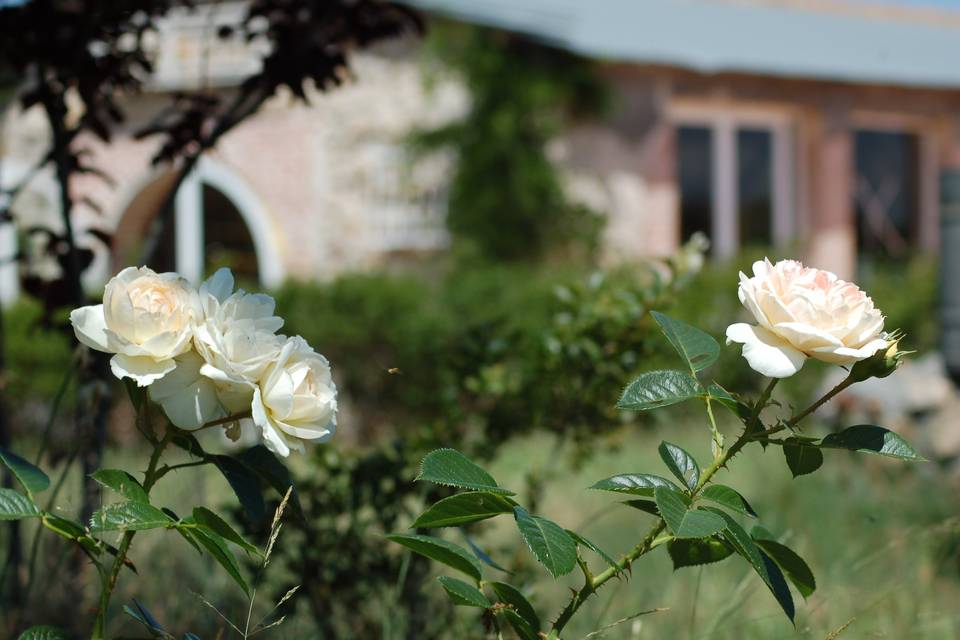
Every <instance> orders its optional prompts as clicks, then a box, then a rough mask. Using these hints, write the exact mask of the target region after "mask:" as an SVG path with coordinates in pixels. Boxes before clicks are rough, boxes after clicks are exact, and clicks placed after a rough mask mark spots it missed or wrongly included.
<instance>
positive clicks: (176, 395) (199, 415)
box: [150, 350, 227, 430]
mask: <svg viewBox="0 0 960 640" xmlns="http://www.w3.org/2000/svg"><path fill="white" fill-rule="evenodd" d="M176 365H177V368H176V369H174V370H173V371H171V372H170V373H168V374H167V375H165V376H164V377H163V378H161V379H160V380H157V381H156V382H154V383H153V384H152V385H150V398H151V399H152V400H153V401H154V402H156V403H157V404H159V405H160V406H161V407H163V412H164V413H166V414H167V417H168V418H169V419H170V422H172V423H173V424H174V425H176V426H177V427H180V428H181V429H187V430H193V429H198V428H200V427H201V426H203V424H204V423H207V422H210V421H211V420H217V419H219V418H223V417H225V416H226V415H227V412H226V410H225V409H224V407H223V402H221V397H220V396H221V394H220V393H219V389H217V386H216V384H215V383H214V381H213V380H211V379H210V378H208V377H206V376H205V375H203V374H201V373H200V369H201V367H203V365H204V362H203V358H201V357H200V356H199V355H197V352H196V351H193V350H190V351H187V352H186V353H183V354H182V355H179V356H177V358H176Z"/></svg>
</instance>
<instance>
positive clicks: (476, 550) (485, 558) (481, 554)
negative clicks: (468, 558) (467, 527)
mask: <svg viewBox="0 0 960 640" xmlns="http://www.w3.org/2000/svg"><path fill="white" fill-rule="evenodd" d="M463 539H464V540H466V541H467V546H468V547H470V551H472V552H473V555H475V556H477V559H478V560H480V562H482V563H483V564H485V565H487V566H488V567H493V568H494V569H496V570H497V571H503V572H504V573H507V574H509V573H511V572H510V571H508V570H507V569H504V568H503V567H501V566H500V565H499V564H497V563H496V562H495V561H494V560H493V558H491V557H490V556H489V555H488V554H487V552H485V551H484V550H483V549H481V548H480V547H478V546H477V544H476V543H475V542H474V541H473V540H471V539H470V536H468V535H467V534H464V535H463Z"/></svg>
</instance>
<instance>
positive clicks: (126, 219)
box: [112, 158, 283, 287]
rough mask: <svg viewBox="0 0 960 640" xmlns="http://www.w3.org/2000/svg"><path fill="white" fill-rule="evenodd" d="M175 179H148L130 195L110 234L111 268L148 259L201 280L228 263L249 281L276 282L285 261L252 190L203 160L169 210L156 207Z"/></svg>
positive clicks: (249, 283)
mask: <svg viewBox="0 0 960 640" xmlns="http://www.w3.org/2000/svg"><path fill="white" fill-rule="evenodd" d="M174 182H175V176H174V174H172V173H171V174H166V175H163V176H161V177H159V178H157V179H156V180H154V181H152V182H151V183H150V184H149V185H147V186H146V187H145V188H144V189H142V190H141V191H140V193H139V194H138V195H137V196H136V197H134V198H133V200H132V201H131V202H130V203H129V205H128V206H127V208H126V211H125V212H124V214H123V216H122V218H121V220H120V224H119V225H118V226H117V229H116V232H115V233H114V240H113V251H112V253H113V269H114V270H115V271H116V270H119V269H120V268H122V267H125V266H127V265H130V264H144V263H145V264H147V265H148V266H150V267H152V268H153V269H156V270H158V271H177V272H179V273H180V274H181V275H183V276H184V277H186V278H187V279H188V280H190V281H192V282H199V281H200V280H202V279H203V278H204V277H206V276H209V275H210V274H212V273H213V272H214V271H216V270H217V269H218V268H220V267H229V268H230V269H232V270H233V272H234V274H235V275H236V276H237V279H238V281H240V282H241V283H247V286H253V285H257V284H258V285H264V286H268V287H270V286H276V285H279V284H280V283H281V282H282V280H283V263H282V261H281V260H280V257H279V255H278V252H277V251H276V249H275V246H274V244H273V242H271V239H272V233H271V228H270V225H269V224H268V223H267V221H266V218H265V216H264V215H263V212H262V207H261V206H260V204H259V200H258V199H257V198H256V196H255V195H254V194H253V193H252V192H251V191H250V190H249V189H248V188H247V187H246V185H245V184H244V183H243V182H242V181H241V179H240V178H239V177H238V176H236V175H235V174H233V173H232V172H230V171H228V170H227V169H225V168H223V167H221V166H220V165H218V164H216V163H214V162H212V161H210V160H208V159H206V158H203V159H201V161H200V162H199V163H198V166H197V168H196V169H195V170H194V171H193V172H192V173H191V174H190V175H188V176H187V177H186V178H185V179H184V180H183V182H182V183H181V184H180V187H179V189H178V190H177V194H176V197H175V198H174V206H173V209H174V211H173V214H174V215H172V216H169V219H168V220H165V221H161V220H160V219H159V218H158V213H159V211H160V210H161V208H162V207H163V206H164V204H165V203H166V202H167V199H168V197H169V194H170V190H171V188H172V187H173V184H174Z"/></svg>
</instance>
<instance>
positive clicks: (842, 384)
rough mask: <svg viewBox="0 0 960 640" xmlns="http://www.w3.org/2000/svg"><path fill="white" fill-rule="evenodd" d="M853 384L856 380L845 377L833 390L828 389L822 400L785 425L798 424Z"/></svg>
mask: <svg viewBox="0 0 960 640" xmlns="http://www.w3.org/2000/svg"><path fill="white" fill-rule="evenodd" d="M854 382H856V380H853V379H852V378H851V377H850V376H847V377H846V378H844V379H843V380H842V381H841V382H840V384H838V385H837V386H835V387H834V388H833V389H830V391H828V392H827V394H826V395H825V396H823V397H822V398H820V399H819V400H817V401H816V402H814V403H813V404H811V405H810V406H809V407H807V408H806V409H804V410H803V411H801V412H800V413H798V414H796V415H795V416H792V417H791V418H790V419H789V420H787V424H788V425H790V426H794V425H796V424H797V423H798V422H800V421H801V420H803V419H804V418H806V417H807V416H808V415H810V414H811V413H813V412H814V411H816V410H817V409H819V408H820V407H822V406H823V405H824V404H826V403H827V402H829V401H830V400H832V399H833V398H834V396H836V395H837V394H838V393H840V392H841V391H843V390H844V389H846V388H847V387H849V386H850V385H852V384H853V383H854Z"/></svg>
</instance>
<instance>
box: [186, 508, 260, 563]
mask: <svg viewBox="0 0 960 640" xmlns="http://www.w3.org/2000/svg"><path fill="white" fill-rule="evenodd" d="M193 519H194V521H195V522H196V523H197V524H198V525H201V526H203V527H206V528H207V529H210V530H211V531H213V532H214V533H215V534H217V535H218V536H220V537H221V538H224V539H225V540H229V541H230V542H232V543H233V544H235V545H237V546H238V547H240V548H241V549H243V550H244V551H249V552H250V553H255V554H257V555H260V551H259V550H258V549H257V548H256V547H255V546H253V545H252V544H250V543H249V542H247V541H246V540H244V539H243V536H241V535H240V534H239V533H237V531H236V530H235V529H234V528H233V527H231V526H230V525H229V524H228V523H227V521H226V520H224V519H223V518H221V517H220V516H218V515H217V514H216V513H214V512H213V511H210V509H207V508H206V507H195V508H194V509H193Z"/></svg>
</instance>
